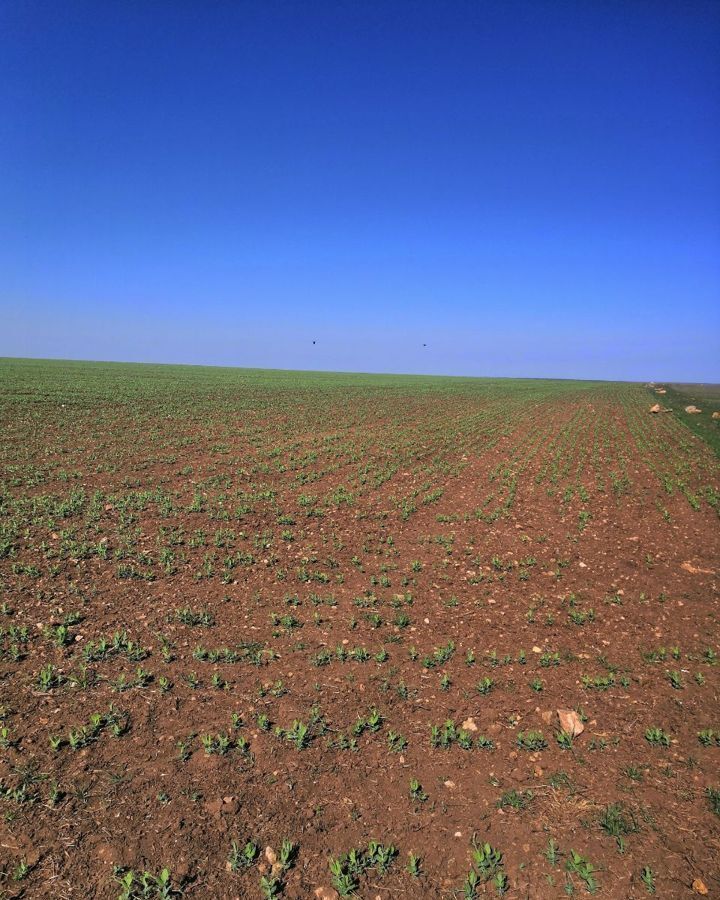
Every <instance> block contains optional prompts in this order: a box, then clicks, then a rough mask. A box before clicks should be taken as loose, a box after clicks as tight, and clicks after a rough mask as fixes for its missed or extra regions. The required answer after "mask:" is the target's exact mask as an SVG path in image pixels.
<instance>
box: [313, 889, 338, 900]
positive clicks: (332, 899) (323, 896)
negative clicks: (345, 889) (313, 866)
mask: <svg viewBox="0 0 720 900" xmlns="http://www.w3.org/2000/svg"><path fill="white" fill-rule="evenodd" d="M313 896H314V897H316V898H317V900H339V898H340V894H338V892H337V891H336V890H335V888H331V887H317V888H315V893H314V894H313Z"/></svg>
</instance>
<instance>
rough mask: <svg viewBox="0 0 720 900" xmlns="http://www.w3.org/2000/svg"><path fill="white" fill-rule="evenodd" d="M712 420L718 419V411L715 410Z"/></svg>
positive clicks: (719, 414) (719, 413) (719, 412)
mask: <svg viewBox="0 0 720 900" xmlns="http://www.w3.org/2000/svg"><path fill="white" fill-rule="evenodd" d="M712 418H713V419H720V411H719V410H715V412H714V413H713V414H712Z"/></svg>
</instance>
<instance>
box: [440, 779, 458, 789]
mask: <svg viewBox="0 0 720 900" xmlns="http://www.w3.org/2000/svg"><path fill="white" fill-rule="evenodd" d="M443 784H444V785H445V787H446V788H450V790H452V789H453V788H454V787H455V782H454V781H450V780H448V781H443Z"/></svg>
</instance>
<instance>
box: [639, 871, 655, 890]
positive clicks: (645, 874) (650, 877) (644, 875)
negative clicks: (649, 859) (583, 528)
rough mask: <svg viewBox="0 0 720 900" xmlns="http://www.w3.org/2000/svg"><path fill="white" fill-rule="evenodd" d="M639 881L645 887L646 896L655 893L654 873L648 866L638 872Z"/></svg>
mask: <svg viewBox="0 0 720 900" xmlns="http://www.w3.org/2000/svg"><path fill="white" fill-rule="evenodd" d="M640 881H642V883H643V884H644V885H645V890H646V891H647V892H648V894H654V893H655V873H654V872H653V870H652V869H651V868H650V866H643V867H642V869H641V871H640Z"/></svg>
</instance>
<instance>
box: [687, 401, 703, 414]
mask: <svg viewBox="0 0 720 900" xmlns="http://www.w3.org/2000/svg"><path fill="white" fill-rule="evenodd" d="M685 412H686V413H689V414H690V415H691V416H697V415H698V414H699V413H701V412H702V410H701V409H698V408H697V406H694V405H693V404H692V403H691V404H690V406H686V407H685Z"/></svg>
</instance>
